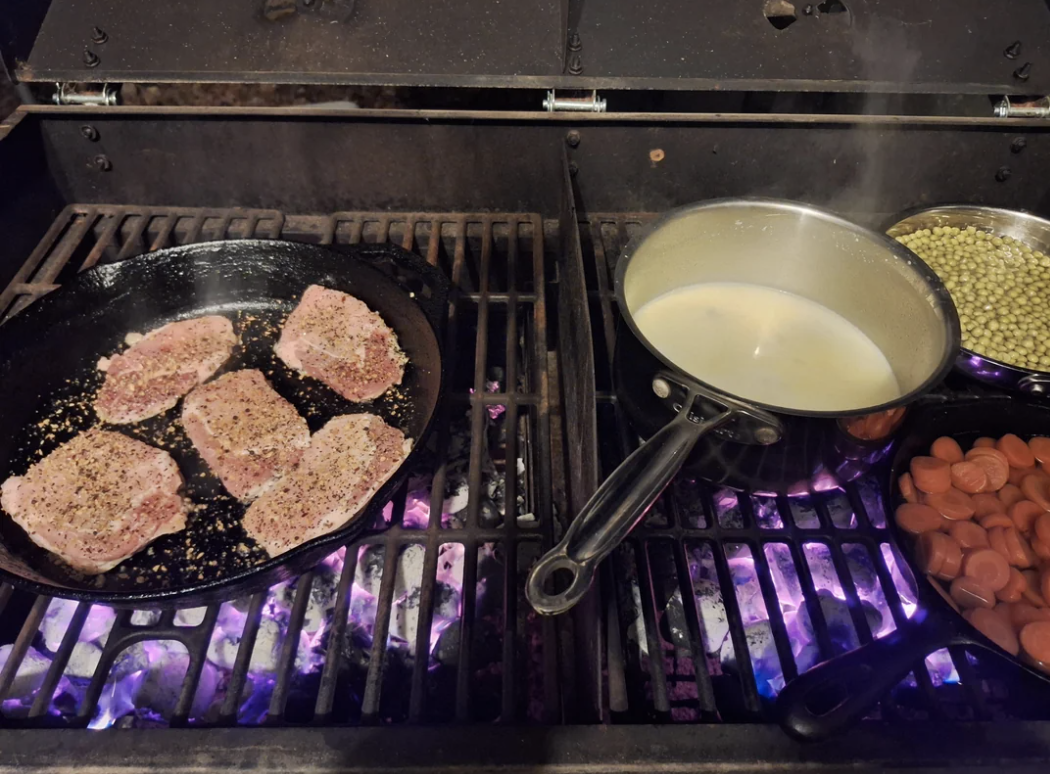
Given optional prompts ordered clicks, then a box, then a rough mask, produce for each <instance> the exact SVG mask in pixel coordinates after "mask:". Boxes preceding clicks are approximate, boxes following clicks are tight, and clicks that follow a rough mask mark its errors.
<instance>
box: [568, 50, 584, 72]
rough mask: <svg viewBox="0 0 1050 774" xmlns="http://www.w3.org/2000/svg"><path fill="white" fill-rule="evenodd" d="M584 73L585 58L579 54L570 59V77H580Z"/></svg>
mask: <svg viewBox="0 0 1050 774" xmlns="http://www.w3.org/2000/svg"><path fill="white" fill-rule="evenodd" d="M582 72H583V57H581V56H580V55H579V54H578V53H576V54H573V55H572V56H571V57H569V75H580V74H581V73H582Z"/></svg>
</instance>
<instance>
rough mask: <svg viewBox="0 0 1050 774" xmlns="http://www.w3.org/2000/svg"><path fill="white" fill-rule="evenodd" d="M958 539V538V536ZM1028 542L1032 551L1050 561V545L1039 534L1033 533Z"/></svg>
mask: <svg viewBox="0 0 1050 774" xmlns="http://www.w3.org/2000/svg"><path fill="white" fill-rule="evenodd" d="M957 523H958V524H970V523H971V522H968V521H960V522H957ZM956 540H958V538H956ZM1028 544H1029V545H1030V546H1031V547H1032V553H1033V554H1035V555H1036V556H1037V557H1039V558H1040V559H1042V560H1043V561H1044V562H1050V545H1048V544H1047V543H1044V542H1043V541H1042V540H1040V539H1039V536H1038V535H1032V536H1031V537H1030V538H1029V539H1028Z"/></svg>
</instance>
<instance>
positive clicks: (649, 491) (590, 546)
mask: <svg viewBox="0 0 1050 774" xmlns="http://www.w3.org/2000/svg"><path fill="white" fill-rule="evenodd" d="M691 408H692V407H691V406H688V405H687V406H685V407H683V408H682V409H681V410H680V411H679V412H678V416H677V417H675V419H673V420H672V421H671V422H670V423H668V424H667V425H665V426H664V427H663V428H661V429H660V430H659V431H658V432H657V433H656V434H655V435H653V436H652V438H650V439H649V440H648V441H646V442H645V443H644V444H642V445H641V446H640V447H638V449H636V450H635V451H634V453H633V454H631V456H629V457H628V458H627V459H626V460H624V461H623V463H622V464H621V465H620V467H618V468H617V469H616V470H615V471H613V474H612V475H611V476H609V478H607V479H606V480H605V483H603V484H602V485H601V486H600V487H599V488H598V491H597V492H595V493H594V496H593V497H591V499H590V501H588V503H587V505H585V506H584V507H583V510H581V511H580V513H579V514H578V515H577V516H576V519H575V520H574V521H573V523H572V526H571V527H569V530H568V532H566V533H565V537H564V538H562V541H561V542H560V543H559V544H558V545H557V546H555V547H554V548H553V549H551V550H550V551H549V552H548V553H547V554H546V555H544V556H543V558H542V559H540V561H539V562H537V563H536V566H535V567H533V568H532V572H531V573H529V581H528V584H527V585H526V588H525V593H526V596H528V599H529V602H530V603H531V604H532V606H533V607H534V608H535V609H536V610H537V611H538V612H540V613H543V614H545V615H557V614H558V613H564V612H565V611H567V610H569V609H570V608H571V607H572V606H573V605H575V604H576V603H577V602H579V601H580V600H581V599H582V598H583V596H584V594H586V593H587V589H588V588H590V585H591V581H592V580H593V579H594V572H595V569H597V567H598V565H599V564H600V563H601V561H602V559H604V558H605V557H606V556H608V555H609V553H610V552H611V551H612V550H613V549H614V548H615V547H616V546H617V545H619V544H620V542H621V541H622V540H623V539H624V538H625V537H626V536H627V533H628V532H630V531H631V529H633V528H634V526H635V524H637V523H638V522H639V521H640V520H641V518H642V516H644V515H645V512H646V511H648V510H649V508H650V507H651V506H652V504H653V503H654V502H655V501H656V498H658V497H659V496H660V493H661V492H662V491H663V490H664V487H666V486H667V484H668V483H669V482H670V480H671V479H672V478H673V477H674V475H675V473H677V472H678V471H679V470H680V469H681V467H682V464H683V463H684V462H685V459H686V457H688V456H689V452H691V451H692V450H693V447H694V446H695V445H696V442H697V441H698V440H699V439H700V438H701V437H702V436H703V435H704V434H705V433H707V432H709V431H711V430H713V429H715V428H716V427H718V426H719V425H722V424H724V423H725V422H727V421H728V420H729V419H730V418H731V417H732V416H733V414H734V413H735V410H733V409H727V410H725V411H723V412H722V413H720V414H718V415H717V416H715V417H713V418H711V419H704V420H699V421H697V420H696V419H695V418H692V417H691V416H690V409H691ZM559 572H566V573H567V574H566V578H567V579H568V580H567V587H566V588H565V589H564V590H562V591H560V592H558V591H552V592H550V593H549V592H548V591H547V588H549V587H550V588H555V587H556V584H557V582H558V580H559V579H558V578H557V577H556V574H557V573H559ZM548 581H550V584H549V585H548Z"/></svg>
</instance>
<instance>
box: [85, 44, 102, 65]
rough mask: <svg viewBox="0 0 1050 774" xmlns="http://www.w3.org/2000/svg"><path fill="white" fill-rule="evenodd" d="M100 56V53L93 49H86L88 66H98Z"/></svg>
mask: <svg viewBox="0 0 1050 774" xmlns="http://www.w3.org/2000/svg"><path fill="white" fill-rule="evenodd" d="M98 63H99V58H98V54H96V53H95V52H94V51H92V50H91V49H90V48H85V49H84V64H86V65H87V66H88V67H98Z"/></svg>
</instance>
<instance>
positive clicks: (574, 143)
mask: <svg viewBox="0 0 1050 774" xmlns="http://www.w3.org/2000/svg"><path fill="white" fill-rule="evenodd" d="M565 142H566V144H567V145H568V146H569V147H570V148H578V147H580V133H579V132H578V131H576V130H575V129H570V130H569V132H568V133H567V134H566V135H565Z"/></svg>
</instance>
